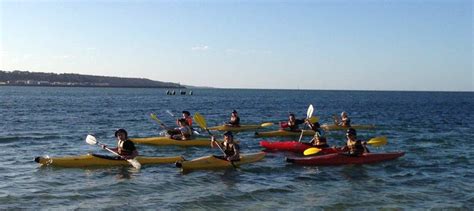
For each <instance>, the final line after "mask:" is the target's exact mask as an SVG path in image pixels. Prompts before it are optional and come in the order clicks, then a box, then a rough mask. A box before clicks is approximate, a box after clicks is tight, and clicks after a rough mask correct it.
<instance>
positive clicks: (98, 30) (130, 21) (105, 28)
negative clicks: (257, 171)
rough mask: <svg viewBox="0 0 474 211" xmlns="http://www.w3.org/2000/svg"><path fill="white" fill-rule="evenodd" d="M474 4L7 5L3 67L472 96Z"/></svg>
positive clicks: (456, 0)
mask: <svg viewBox="0 0 474 211" xmlns="http://www.w3.org/2000/svg"><path fill="white" fill-rule="evenodd" d="M473 19H474V18H473V4H472V1H470V0H466V1H461V0H441V1H434V0H433V1H429V0H427V1H416V0H415V1H408V0H401V1H390V0H381V1H376V0H370V1H349V0H348V1H339V0H335V1H329V0H328V1H270V0H267V1H250V0H248V1H217V0H216V1H197V0H196V1H184V2H183V1H145V0H143V1H141V0H139V1H131V0H130V1H113V0H104V1H92V0H81V1H79V0H78V1H72V0H71V1H9V0H0V40H1V42H0V69H1V70H7V71H12V70H28V71H34V72H54V73H80V74H92V75H106V76H120V77H139V78H149V79H153V80H160V81H170V82H179V83H182V84H187V85H196V86H212V87H222V88H282V89H297V88H300V89H349V90H442V91H474V88H473V87H474V85H473V84H474V76H473V75H474V74H473V60H474V59H473V25H472V23H473Z"/></svg>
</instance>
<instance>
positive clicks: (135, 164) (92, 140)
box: [86, 135, 142, 169]
mask: <svg viewBox="0 0 474 211" xmlns="http://www.w3.org/2000/svg"><path fill="white" fill-rule="evenodd" d="M86 142H87V143H88V144H90V145H101V146H103V147H104V149H106V150H107V151H109V152H111V153H113V154H115V155H117V156H120V157H121V158H122V159H124V160H126V161H128V162H129V163H130V164H132V166H133V167H135V168H136V169H140V168H141V167H142V165H141V164H140V162H138V160H137V159H135V158H133V159H125V158H124V157H123V156H121V155H119V154H118V153H117V152H115V151H113V150H111V149H109V148H108V147H106V146H105V145H104V144H102V143H100V142H98V141H97V139H96V138H95V137H94V136H92V135H87V137H86Z"/></svg>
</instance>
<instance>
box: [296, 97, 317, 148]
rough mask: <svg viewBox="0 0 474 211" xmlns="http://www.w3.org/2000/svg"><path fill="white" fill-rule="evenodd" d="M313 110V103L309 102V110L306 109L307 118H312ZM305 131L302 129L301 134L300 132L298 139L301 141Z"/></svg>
mask: <svg viewBox="0 0 474 211" xmlns="http://www.w3.org/2000/svg"><path fill="white" fill-rule="evenodd" d="M313 111H314V107H313V104H309V106H308V111H306V119H309V118H311V116H313ZM303 133H304V130H301V134H300V138H299V139H298V142H301V138H303Z"/></svg>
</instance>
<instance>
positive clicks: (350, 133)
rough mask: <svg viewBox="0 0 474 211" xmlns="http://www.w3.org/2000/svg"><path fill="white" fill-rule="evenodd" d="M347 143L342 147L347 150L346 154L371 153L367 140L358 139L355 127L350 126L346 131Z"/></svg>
mask: <svg viewBox="0 0 474 211" xmlns="http://www.w3.org/2000/svg"><path fill="white" fill-rule="evenodd" d="M346 136H347V145H346V146H344V147H342V150H343V151H347V153H346V155H349V156H360V155H362V154H364V153H369V149H367V147H366V145H367V142H365V141H364V142H362V141H361V140H357V132H356V130H355V129H354V128H349V129H348V130H347V132H346Z"/></svg>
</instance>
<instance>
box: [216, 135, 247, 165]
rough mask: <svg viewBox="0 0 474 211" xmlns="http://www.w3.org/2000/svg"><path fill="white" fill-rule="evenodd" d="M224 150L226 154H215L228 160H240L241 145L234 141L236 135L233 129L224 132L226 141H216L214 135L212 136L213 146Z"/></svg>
mask: <svg viewBox="0 0 474 211" xmlns="http://www.w3.org/2000/svg"><path fill="white" fill-rule="evenodd" d="M217 145H219V146H220V148H221V149H222V150H223V151H224V156H215V157H217V158H221V159H224V160H228V161H238V160H240V147H239V145H238V144H237V143H235V142H234V135H233V134H232V132H231V131H227V132H225V133H224V142H223V143H222V144H219V142H217V141H216V139H215V137H214V136H211V147H212V148H214V147H218V146H217Z"/></svg>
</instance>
